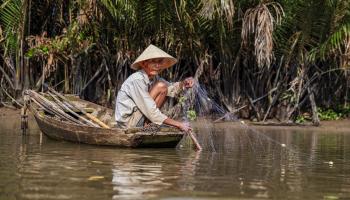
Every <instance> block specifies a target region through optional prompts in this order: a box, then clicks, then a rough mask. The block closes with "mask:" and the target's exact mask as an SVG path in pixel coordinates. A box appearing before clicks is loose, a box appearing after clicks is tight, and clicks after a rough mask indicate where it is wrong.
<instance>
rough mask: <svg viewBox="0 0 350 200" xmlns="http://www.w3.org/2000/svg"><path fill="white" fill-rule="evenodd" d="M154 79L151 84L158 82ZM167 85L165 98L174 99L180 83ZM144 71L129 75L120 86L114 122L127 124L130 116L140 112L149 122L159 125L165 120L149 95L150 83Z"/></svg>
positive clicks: (164, 116)
mask: <svg viewBox="0 0 350 200" xmlns="http://www.w3.org/2000/svg"><path fill="white" fill-rule="evenodd" d="M158 80H159V78H155V80H153V82H155V81H158ZM162 81H164V82H165V83H167V84H168V93H167V96H170V97H174V96H175V95H177V93H178V92H179V91H180V82H176V83H173V84H171V83H169V82H167V81H165V80H164V79H162ZM153 82H150V80H149V78H148V75H147V74H146V72H145V71H143V70H139V71H137V72H135V73H133V74H132V75H130V76H129V77H128V78H127V79H126V80H125V82H124V83H123V84H122V86H121V88H120V90H119V92H118V95H117V99H116V110H115V120H116V121H117V122H118V123H121V124H127V122H128V121H129V120H130V117H131V115H132V114H133V113H134V112H135V111H137V110H140V111H141V112H142V114H143V115H144V116H145V117H146V118H147V119H149V120H150V121H151V122H153V123H155V124H158V125H161V124H162V123H163V122H164V120H165V119H166V118H167V116H166V115H164V114H163V113H162V112H161V111H160V110H159V109H158V108H157V106H156V103H155V101H154V100H153V98H152V97H151V96H150V94H149V88H150V87H151V85H152V83H153Z"/></svg>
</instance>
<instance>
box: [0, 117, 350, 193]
mask: <svg viewBox="0 0 350 200" xmlns="http://www.w3.org/2000/svg"><path fill="white" fill-rule="evenodd" d="M15 121H16V120H9V121H7V123H6V125H5V123H4V124H2V123H0V126H1V129H0V199H78V198H79V199H183V198H192V199H271V198H272V199H349V198H350V176H349V174H350V161H349V159H350V151H349V150H350V135H347V134H345V133H328V134H327V133H317V132H307V131H290V130H285V131H281V130H279V131H262V133H261V134H257V133H253V132H252V131H249V130H246V129H243V130H239V129H237V127H236V128H235V127H231V126H230V125H227V126H224V128H222V127H213V126H200V127H199V128H198V132H199V134H198V139H199V141H200V142H201V143H202V144H203V145H204V146H206V148H207V149H210V148H213V147H214V148H215V151H204V152H201V153H196V152H193V151H188V149H182V150H176V149H118V148H111V147H96V146H91V145H79V144H72V143H68V142H61V141H54V140H51V139H48V138H46V137H45V136H42V135H41V134H40V131H39V130H38V129H37V128H35V127H33V128H32V129H31V130H30V135H28V136H22V135H21V134H20V131H19V129H18V128H19V126H17V125H18V124H15V125H13V124H12V125H11V123H10V122H13V123H17V122H15ZM263 134H265V135H263ZM271 139H272V140H271ZM281 144H284V145H285V147H284V146H283V145H281Z"/></svg>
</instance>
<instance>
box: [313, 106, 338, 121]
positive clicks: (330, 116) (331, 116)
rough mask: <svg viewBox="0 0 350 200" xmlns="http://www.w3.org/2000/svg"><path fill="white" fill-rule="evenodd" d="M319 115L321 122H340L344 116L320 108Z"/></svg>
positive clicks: (331, 110)
mask: <svg viewBox="0 0 350 200" xmlns="http://www.w3.org/2000/svg"><path fill="white" fill-rule="evenodd" d="M317 113H318V117H319V118H320V120H338V119H340V118H341V117H342V116H343V114H342V113H337V112H335V111H334V110H333V109H322V108H318V110H317Z"/></svg>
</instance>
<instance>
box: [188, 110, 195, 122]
mask: <svg viewBox="0 0 350 200" xmlns="http://www.w3.org/2000/svg"><path fill="white" fill-rule="evenodd" d="M187 118H188V119H189V120H191V121H193V120H195V119H196V118H197V113H196V111H195V110H188V111H187Z"/></svg>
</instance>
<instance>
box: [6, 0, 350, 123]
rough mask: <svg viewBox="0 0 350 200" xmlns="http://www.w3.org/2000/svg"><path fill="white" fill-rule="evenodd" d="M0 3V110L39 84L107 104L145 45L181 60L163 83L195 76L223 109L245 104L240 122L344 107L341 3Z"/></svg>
mask: <svg viewBox="0 0 350 200" xmlns="http://www.w3.org/2000/svg"><path fill="white" fill-rule="evenodd" d="M0 2H1V7H0V22H1V24H0V52H1V53H0V55H1V57H0V83H1V89H0V101H1V102H2V104H3V105H6V101H8V100H9V99H12V98H13V99H12V100H13V101H15V99H19V98H20V96H21V91H23V90H24V89H28V88H35V89H40V88H41V84H42V83H44V82H45V83H49V84H50V85H51V86H54V87H55V88H56V89H57V90H60V91H62V92H65V93H76V94H80V95H81V96H82V97H84V98H87V99H89V100H92V101H96V102H99V103H102V104H105V105H108V106H113V99H114V96H115V93H116V91H117V90H118V88H119V87H120V85H121V83H122V82H123V80H125V78H126V77H127V76H128V75H129V74H130V73H132V70H131V69H129V65H130V63H131V62H132V61H133V60H134V59H135V58H136V56H137V55H139V54H140V52H141V51H142V50H143V49H144V48H145V47H147V46H148V45H149V44H150V43H152V44H155V45H157V46H159V47H160V48H162V49H163V50H165V51H167V52H169V53H170V54H172V55H174V56H175V57H177V58H178V59H179V63H178V64H177V65H176V66H174V67H172V68H171V69H169V70H167V71H166V72H164V74H163V75H164V76H165V77H166V78H168V79H170V80H178V79H182V78H184V77H186V76H189V75H192V76H194V75H196V77H198V79H199V81H200V83H201V84H203V85H204V86H205V87H206V88H207V90H208V91H209V94H210V95H211V96H213V97H216V100H217V101H218V102H220V104H222V105H223V106H224V107H225V108H226V109H227V110H229V111H231V112H235V108H236V109H237V108H239V107H241V106H244V105H248V106H247V107H245V108H244V109H241V110H240V111H239V113H240V116H241V117H244V118H256V119H257V120H265V119H267V118H271V117H276V118H278V119H280V120H290V119H292V120H295V119H297V116H302V115H301V114H302V113H304V112H305V111H306V112H311V110H313V113H314V115H315V113H317V107H322V108H323V109H324V110H326V109H332V108H333V109H335V108H339V106H340V107H341V108H342V109H343V110H344V109H349V106H348V103H349V95H350V94H349V92H350V87H349V86H350V75H349V73H350V71H349V69H350V68H349V66H350V1H349V0H276V1H262V0H261V1H258V0H172V1H167V0H163V1H160V0H144V1H138V0H99V1H98V0H62V1H54V0H0ZM266 94H267V95H266ZM264 95H266V98H262V99H261V100H259V101H256V102H254V99H257V98H259V97H261V96H264ZM299 119H300V117H299ZM315 120H316V119H315Z"/></svg>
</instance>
